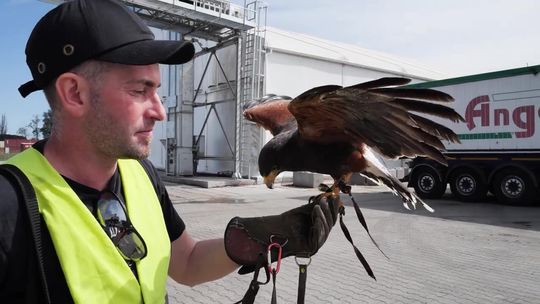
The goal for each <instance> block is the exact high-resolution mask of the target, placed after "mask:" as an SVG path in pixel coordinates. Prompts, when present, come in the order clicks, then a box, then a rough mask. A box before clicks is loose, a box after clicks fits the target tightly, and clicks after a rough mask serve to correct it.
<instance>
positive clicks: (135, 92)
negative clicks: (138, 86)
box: [132, 90, 145, 95]
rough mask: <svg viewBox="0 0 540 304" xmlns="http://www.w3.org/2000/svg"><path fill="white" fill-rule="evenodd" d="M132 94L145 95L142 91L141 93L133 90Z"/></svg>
mask: <svg viewBox="0 0 540 304" xmlns="http://www.w3.org/2000/svg"><path fill="white" fill-rule="evenodd" d="M132 92H133V94H135V95H144V93H145V91H144V90H142V91H138V90H134V91H132Z"/></svg>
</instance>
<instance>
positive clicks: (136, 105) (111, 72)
mask: <svg viewBox="0 0 540 304" xmlns="http://www.w3.org/2000/svg"><path fill="white" fill-rule="evenodd" d="M98 82H99V84H97V85H96V84H93V87H92V89H91V111H89V112H88V115H86V116H85V119H84V128H85V131H86V135H87V137H88V138H89V140H90V142H91V143H92V144H93V146H94V147H95V149H96V152H97V153H100V154H102V155H103V156H105V157H111V158H134V159H143V158H146V157H148V155H149V154H150V142H151V139H152V129H153V128H154V124H155V122H156V121H158V120H163V119H165V110H164V108H163V105H162V104H161V101H160V98H159V96H158V95H157V88H158V87H159V85H160V73H159V66H158V65H157V64H154V65H145V66H128V65H119V64H113V65H112V68H110V69H108V70H107V71H105V72H104V73H102V75H101V79H100V80H99V81H98Z"/></svg>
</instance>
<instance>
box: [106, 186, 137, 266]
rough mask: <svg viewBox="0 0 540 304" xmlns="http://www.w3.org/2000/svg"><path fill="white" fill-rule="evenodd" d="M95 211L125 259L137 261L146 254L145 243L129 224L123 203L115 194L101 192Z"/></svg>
mask: <svg viewBox="0 0 540 304" xmlns="http://www.w3.org/2000/svg"><path fill="white" fill-rule="evenodd" d="M96 213H97V218H98V222H99V223H100V224H101V226H102V227H103V229H104V230H105V232H106V233H107V235H109V237H110V238H111V241H112V242H113V244H114V245H115V246H116V249H118V252H119V253H120V254H121V255H122V257H123V258H124V259H125V260H128V261H139V260H141V259H142V258H144V257H145V256H146V244H145V243H144V240H143V238H142V237H141V235H140V234H139V233H138V232H137V230H135V227H133V225H132V224H131V221H130V220H129V218H128V216H127V212H126V208H125V207H124V203H123V202H122V200H120V198H119V197H118V196H117V195H116V194H114V193H113V192H111V191H104V192H102V193H101V195H100V197H99V200H98V202H97V208H96Z"/></svg>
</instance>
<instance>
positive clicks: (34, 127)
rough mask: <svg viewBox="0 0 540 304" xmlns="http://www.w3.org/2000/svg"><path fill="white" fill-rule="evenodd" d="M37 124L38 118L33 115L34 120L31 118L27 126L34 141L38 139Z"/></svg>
mask: <svg viewBox="0 0 540 304" xmlns="http://www.w3.org/2000/svg"><path fill="white" fill-rule="evenodd" d="M39 122H40V119H39V116H37V115H34V118H32V120H31V121H30V123H29V124H28V126H27V127H28V128H29V129H30V132H32V135H33V136H34V138H35V139H39Z"/></svg>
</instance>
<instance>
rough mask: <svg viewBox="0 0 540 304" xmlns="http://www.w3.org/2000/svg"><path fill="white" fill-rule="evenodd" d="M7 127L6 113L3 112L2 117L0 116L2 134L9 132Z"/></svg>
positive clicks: (0, 132) (0, 131)
mask: <svg viewBox="0 0 540 304" xmlns="http://www.w3.org/2000/svg"><path fill="white" fill-rule="evenodd" d="M7 127H8V126H7V119H6V114H2V117H0V135H3V134H7Z"/></svg>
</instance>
